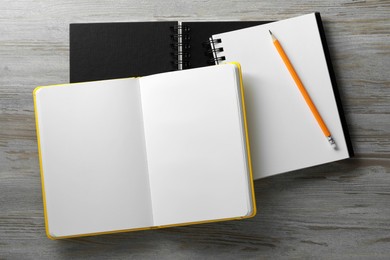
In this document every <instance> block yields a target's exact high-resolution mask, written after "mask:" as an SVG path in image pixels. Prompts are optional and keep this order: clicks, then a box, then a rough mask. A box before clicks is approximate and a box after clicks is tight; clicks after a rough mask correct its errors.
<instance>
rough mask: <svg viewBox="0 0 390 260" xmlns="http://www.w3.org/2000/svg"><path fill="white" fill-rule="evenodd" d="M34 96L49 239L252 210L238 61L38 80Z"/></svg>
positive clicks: (215, 217)
mask: <svg viewBox="0 0 390 260" xmlns="http://www.w3.org/2000/svg"><path fill="white" fill-rule="evenodd" d="M34 102H35V113H36V114H35V115H36V124H37V135H38V147H39V155H40V165H41V177H42V188H43V198H44V205H45V220H46V231H47V235H48V236H49V237H50V238H65V237H74V236H82V235H94V234H101V233H110V232H120V231H129V230H135V229H153V228H159V227H166V226H173V225H183V224H194V223H202V222H208V221H218V220H228V219H236V218H246V217H251V216H254V214H255V211H256V209H255V201H254V193H253V181H252V176H251V164H250V156H249V146H248V138H247V134H246V121H245V110H244V100H243V93H242V84H241V73H240V70H239V65H238V64H226V65H221V66H212V67H206V68H200V69H191V70H185V71H178V72H169V73H162V74H157V75H152V76H146V77H141V78H126V79H116V80H105V81H95V82H86V83H77V84H65V85H54V86H47V87H38V88H37V89H36V90H35V91H34ZM221 180H222V181H221Z"/></svg>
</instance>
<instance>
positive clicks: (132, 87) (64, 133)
mask: <svg viewBox="0 0 390 260" xmlns="http://www.w3.org/2000/svg"><path fill="white" fill-rule="evenodd" d="M35 95H36V109H37V111H36V113H37V116H38V128H39V136H40V149H41V154H42V170H43V181H44V185H45V194H46V206H47V220H48V230H49V233H50V235H51V236H54V237H59V236H68V235H78V234H87V233H94V232H104V231H113V230H121V229H131V228H137V227H145V226H151V225H152V224H153V219H152V210H151V199H150V190H149V180H148V171H147V164H146V153H145V138H144V131H143V123H142V113H141V104H140V94H139V85H138V80H137V79H121V80H107V81H97V82H89V83H79V84H72V85H62V86H52V87H44V88H40V89H39V90H37V91H36V92H35Z"/></svg>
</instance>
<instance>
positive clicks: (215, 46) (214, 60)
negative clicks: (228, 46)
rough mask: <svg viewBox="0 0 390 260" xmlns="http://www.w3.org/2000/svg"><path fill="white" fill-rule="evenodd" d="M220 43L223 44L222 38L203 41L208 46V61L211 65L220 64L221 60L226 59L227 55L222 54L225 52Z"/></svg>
mask: <svg viewBox="0 0 390 260" xmlns="http://www.w3.org/2000/svg"><path fill="white" fill-rule="evenodd" d="M220 44H222V40H221V39H213V38H210V40H209V41H208V42H204V43H203V46H204V47H205V48H206V52H205V55H206V56H207V57H208V60H207V63H208V64H209V65H215V64H219V63H220V62H221V61H224V60H226V57H225V56H221V55H220V54H221V52H223V47H221V46H220Z"/></svg>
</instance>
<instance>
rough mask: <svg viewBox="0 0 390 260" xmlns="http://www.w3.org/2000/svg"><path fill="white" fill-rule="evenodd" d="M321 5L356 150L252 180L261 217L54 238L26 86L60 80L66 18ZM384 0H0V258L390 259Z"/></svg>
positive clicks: (268, 16)
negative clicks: (50, 234) (46, 224)
mask: <svg viewBox="0 0 390 260" xmlns="http://www.w3.org/2000/svg"><path fill="white" fill-rule="evenodd" d="M313 11H319V12H321V14H322V18H323V21H324V27H325V31H326V34H327V38H328V44H329V47H330V52H331V57H332V60H333V64H334V68H335V73H336V77H337V80H338V84H339V89H340V92H341V97H342V101H343V105H344V109H345V112H346V118H347V122H348V125H349V128H350V133H351V138H352V142H353V146H354V149H355V152H356V157H355V158H353V159H349V160H344V161H340V162H336V163H331V164H327V165H322V166H317V167H313V168H309V169H304V170H299V171H295V172H291V173H286V174H283V175H280V176H274V177H270V178H267V179H262V180H259V181H256V182H255V187H256V197H257V204H258V209H259V212H258V215H257V216H256V217H255V218H253V219H250V220H243V221H231V222H223V223H214V224H204V225H195V226H188V227H178V228H169V229H163V230H156V231H141V232H131V233H121V234H115V235H114V234H113V235H104V236H97V237H85V238H78V239H68V240H63V241H51V240H49V239H47V238H46V236H45V232H44V219H43V208H42V198H41V187H40V185H41V184H40V175H39V165H38V156H37V142H36V133H35V121H34V114H33V100H32V90H33V89H34V87H35V86H38V85H48V84H54V83H61V82H68V76H69V75H68V72H69V68H68V63H69V55H68V51H69V45H68V40H69V36H68V32H69V31H68V30H69V23H71V22H103V21H145V20H186V21H187V20H192V21H194V20H278V19H284V18H289V17H292V16H297V15H301V14H305V13H310V12H313ZM389 41H390V2H389V1H359V0H357V1H353V0H352V1H350V0H345V1H327V2H325V1H314V0H312V1H294V2H292V1H287V0H277V1H269V2H267V1H253V0H252V1H238V0H234V1H224V0H218V1H206V0H203V1H202V0H195V1H175V0H168V1H158V0H143V1H124V0H121V1H109V0H105V1H86V0H63V1H49V0H39V1H32V0H31V1H28V0H18V1H15V0H2V1H1V2H0V108H1V110H0V259H68V258H76V259H81V258H83V259H84V258H93V259H95V258H110V259H111V258H112V259H125V258H141V259H143V258H152V259H176V258H177V259H219V258H227V259H241V258H256V259H257V258H260V259H261V258H309V259H310V258H322V259H328V258H337V259H339V258H352V259H373V258H379V259H389V258H390V113H389V112H390V109H389V108H390V80H389V68H390V46H389Z"/></svg>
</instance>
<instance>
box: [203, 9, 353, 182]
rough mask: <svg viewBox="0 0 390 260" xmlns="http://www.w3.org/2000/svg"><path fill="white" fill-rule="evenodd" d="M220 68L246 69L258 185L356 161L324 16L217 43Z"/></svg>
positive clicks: (216, 38)
mask: <svg viewBox="0 0 390 260" xmlns="http://www.w3.org/2000/svg"><path fill="white" fill-rule="evenodd" d="M269 30H271V31H272V33H273V34H274V35H276V37H277V38H278V39H279V42H280V43H281V45H282V46H283V48H284V50H285V51H286V53H287V55H288V57H289V58H290V60H291V62H292V64H293V65H294V67H295V69H296V70H297V73H298V74H299V77H300V78H301V80H302V81H303V84H304V85H305V87H306V90H307V91H308V92H309V95H310V97H311V99H312V100H313V102H314V104H315V106H316V107H317V109H318V110H319V112H320V114H321V116H322V118H323V119H324V121H325V123H326V124H327V126H328V128H330V129H329V130H330V132H331V133H332V136H333V137H334V139H335V141H336V144H337V147H338V148H337V149H336V150H334V149H332V147H331V146H330V145H329V143H328V140H327V139H326V138H325V137H324V135H323V133H322V131H321V129H320V128H319V126H318V123H317V121H316V120H315V118H314V116H313V114H312V113H311V111H310V109H309V107H308V106H307V104H306V103H305V101H304V99H303V97H302V95H301V93H300V92H299V90H298V88H297V86H296V85H295V82H294V81H293V79H292V77H291V75H290V74H289V72H288V70H287V68H286V66H285V64H284V63H283V61H282V59H281V57H280V56H279V54H278V52H277V51H276V49H275V46H274V45H273V42H272V39H271V36H270V33H269ZM211 43H212V46H213V51H214V58H215V60H216V63H217V64H218V63H221V62H228V61H233V60H237V61H239V62H240V63H241V65H242V70H243V83H244V87H245V93H246V101H247V111H248V125H249V136H250V140H251V152H252V159H253V172H254V177H255V179H259V178H262V177H267V176H270V175H274V174H279V173H283V172H287V171H293V170H297V169H301V168H305V167H309V166H314V165H319V164H323V163H328V162H333V161H337V160H342V159H345V158H349V157H351V156H353V149H352V145H351V141H350V138H349V133H348V129H347V124H346V122H345V118H344V113H343V109H342V106H341V102H340V97H339V94H338V90H337V85H336V80H335V76H334V73H333V69H332V64H331V61H330V55H329V51H328V47H327V43H326V40H325V34H324V29H323V25H322V21H321V17H320V14H319V13H312V14H308V15H303V16H299V17H295V18H291V19H286V20H283V21H278V22H273V23H268V24H264V25H259V26H254V27H251V28H246V29H241V30H236V31H231V32H226V33H221V34H214V35H212V37H211Z"/></svg>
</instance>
